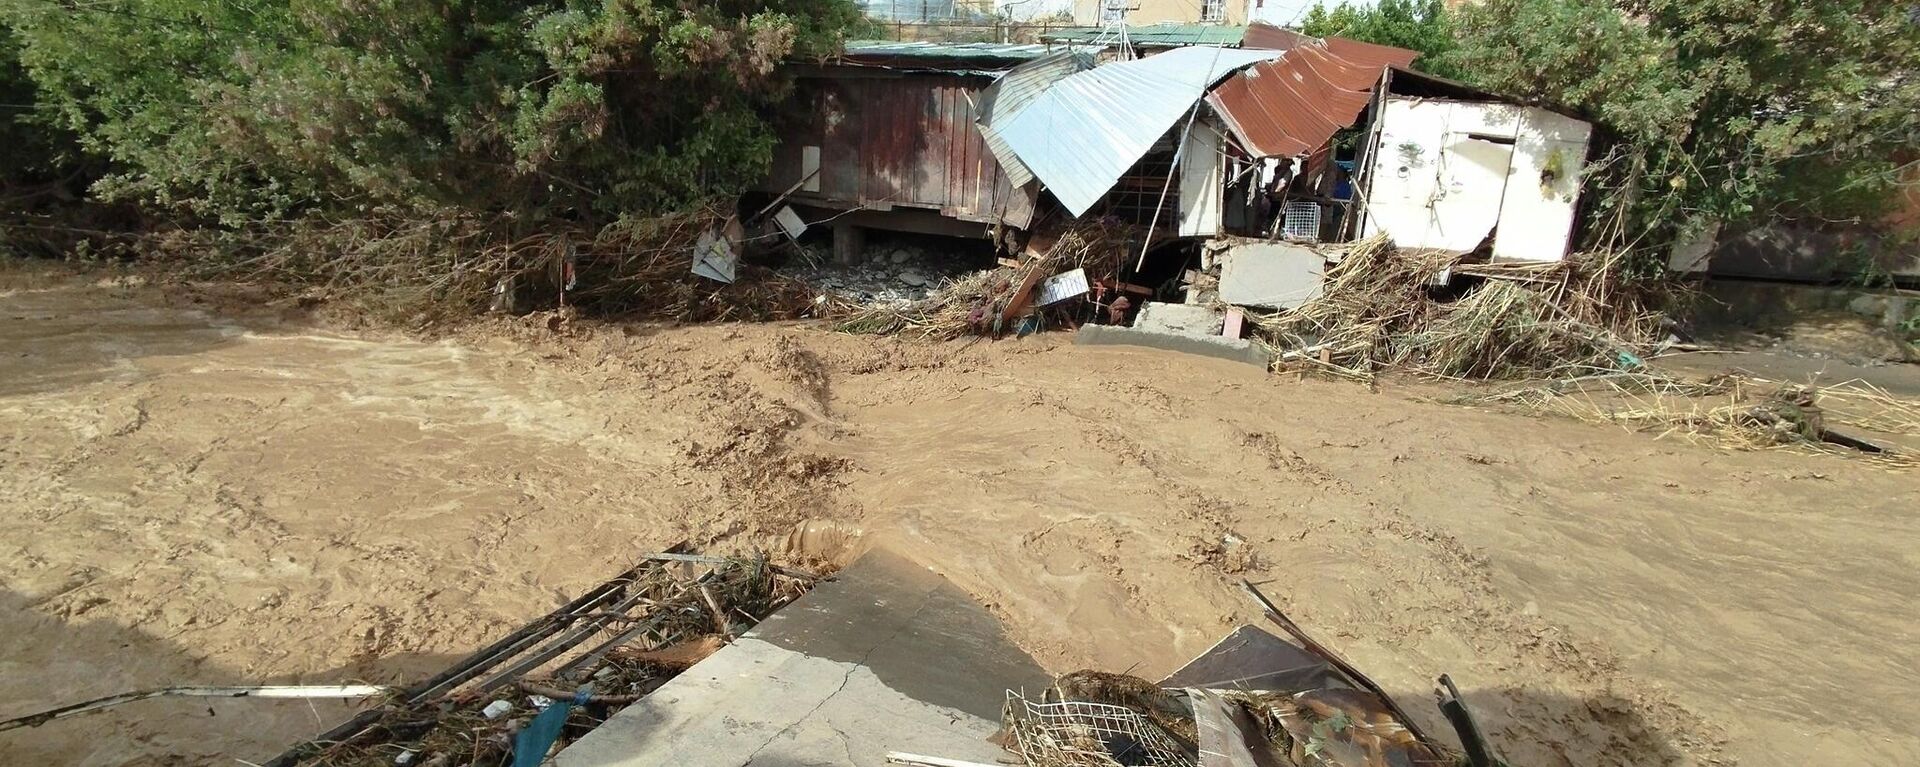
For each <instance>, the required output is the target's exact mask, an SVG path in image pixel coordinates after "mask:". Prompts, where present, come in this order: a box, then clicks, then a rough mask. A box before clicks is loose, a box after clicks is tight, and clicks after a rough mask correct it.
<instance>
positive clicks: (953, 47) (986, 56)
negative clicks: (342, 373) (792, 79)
mask: <svg viewBox="0 0 1920 767" xmlns="http://www.w3.org/2000/svg"><path fill="white" fill-rule="evenodd" d="M1047 51H1048V48H1047V46H1044V45H1022V44H1014V43H929V42H919V41H914V42H902V41H898V40H850V41H848V42H847V45H846V48H845V49H844V50H843V51H842V52H841V54H840V57H839V58H840V62H841V63H844V64H858V65H865V66H890V65H899V66H922V67H928V68H940V67H938V66H934V65H936V64H938V63H939V62H954V63H965V64H967V65H969V66H979V65H981V64H983V63H987V62H997V63H1004V64H1018V63H1020V62H1025V61H1032V60H1034V59H1037V58H1040V57H1041V56H1045V55H1047Z"/></svg>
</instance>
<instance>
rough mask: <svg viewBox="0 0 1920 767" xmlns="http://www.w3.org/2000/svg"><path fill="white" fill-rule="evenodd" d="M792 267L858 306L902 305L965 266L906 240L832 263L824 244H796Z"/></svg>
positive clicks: (790, 273)
mask: <svg viewBox="0 0 1920 767" xmlns="http://www.w3.org/2000/svg"><path fill="white" fill-rule="evenodd" d="M795 247H796V248H797V249H799V250H800V257H799V258H797V259H795V260H796V261H797V262H798V265H797V266H794V267H789V268H787V269H786V270H784V273H785V274H786V275H787V276H789V277H791V278H793V279H796V280H800V281H801V282H805V283H807V284H809V285H812V286H814V287H815V288H817V289H819V290H822V291H826V292H830V293H833V294H836V295H838V296H840V297H841V298H844V299H846V300H848V301H851V302H853V303H856V304H859V305H861V306H868V307H890V308H896V309H903V308H906V307H908V306H911V305H912V304H914V303H915V302H918V301H924V300H926V298H927V296H928V295H930V294H931V293H932V292H933V291H934V290H936V289H938V288H939V287H940V286H941V285H942V284H944V283H947V282H950V281H952V280H954V279H957V278H959V277H963V276H965V275H966V274H968V273H969V271H968V270H967V269H965V268H963V267H961V266H960V265H959V263H958V261H957V260H956V259H953V258H950V257H948V256H947V255H946V254H943V253H938V252H935V251H934V250H932V249H929V248H925V247H920V246H916V245H910V244H902V245H897V246H894V247H887V248H870V249H868V250H867V252H865V253H863V254H862V257H861V259H860V260H859V261H856V262H853V263H847V264H841V263H835V262H834V261H833V260H832V259H831V258H829V257H828V255H827V253H826V252H825V249H822V248H815V247H809V246H801V245H796V246H795Z"/></svg>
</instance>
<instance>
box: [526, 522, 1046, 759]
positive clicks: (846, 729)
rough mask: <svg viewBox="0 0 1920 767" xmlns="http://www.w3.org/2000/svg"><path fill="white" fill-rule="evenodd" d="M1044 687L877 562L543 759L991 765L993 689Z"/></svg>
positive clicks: (960, 612) (972, 608) (909, 574)
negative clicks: (906, 756) (919, 757)
mask: <svg viewBox="0 0 1920 767" xmlns="http://www.w3.org/2000/svg"><path fill="white" fill-rule="evenodd" d="M1048 682H1049V679H1048V677H1047V675H1046V673H1045V672H1044V671H1043V670H1041V668H1040V667H1039V665H1038V664H1036V663H1034V662H1033V659H1032V658H1030V657H1029V656H1027V655H1026V654H1025V653H1024V652H1021V651H1020V650H1019V648H1017V647H1015V646H1014V645H1013V644H1012V643H1011V642H1010V641H1008V640H1007V638H1006V636H1005V635H1004V634H1003V633H1002V632H1001V629H1000V627H999V624H998V623H997V622H996V621H995V620H994V619H993V617H992V616H991V615H989V614H988V613H987V612H986V610H985V609H984V608H982V607H980V605H979V604H977V603H975V602H974V601H973V600H972V598H971V597H969V596H968V595H967V594H966V593H965V592H963V591H960V590H959V589H958V588H957V587H955V586H954V585H953V584H951V583H949V582H948V581H947V580H946V579H945V578H942V577H940V576H939V575H936V574H934V573H932V572H929V571H928V570H927V569H926V568H924V567H921V566H919V565H916V564H914V563H912V562H910V561H908V560H906V559H904V558H902V557H900V556H898V555H895V554H892V553H890V552H886V551H884V550H880V551H874V552H869V553H868V554H866V555H865V556H862V557H861V558H860V560H859V561H858V562H855V563H854V564H853V565H852V566H851V567H848V568H847V569H846V570H844V571H842V572H841V573H840V575H839V576H837V577H836V578H835V579H834V580H832V581H830V582H827V583H822V584H820V585H819V586H817V587H815V588H814V590H813V591H812V592H810V593H808V594H807V595H806V596H805V597H802V598H801V599H800V600H798V601H796V602H794V603H793V604H792V605H789V606H788V607H787V608H785V609H783V610H781V611H780V612H777V613H775V614H774V615H773V616H772V617H770V618H768V619H767V620H765V621H763V622H761V624H760V625H759V626H756V627H755V628H754V629H753V630H752V631H749V632H747V634H746V635H745V636H743V637H741V638H740V639H739V640H737V641H735V642H734V643H733V644H730V645H728V646H726V647H723V648H721V649H720V650H719V651H718V652H716V653H714V654H713V656H712V657H710V658H708V659H707V660H705V661H702V662H700V663H699V664H697V665H695V666H694V667H693V668H691V669H688V670H687V671H686V672H685V673H683V674H681V675H680V676H678V677H675V678H674V679H673V681H671V682H668V683H667V684H666V685H665V686H663V687H661V688H660V689H659V690H657V691H655V692H654V693H653V694H651V695H649V696H647V697H646V698H644V699H642V700H640V702H638V703H635V704H634V705H632V706H629V707H628V708H626V709H625V710H623V711H621V712H620V713H619V714H616V715H614V717H613V718H612V719H609V720H607V722H606V724H603V725H601V726H600V727H599V728H598V729H596V730H594V731H593V732H591V733H588V734H587V736H586V737H584V738H582V739H580V740H579V741H578V742H576V743H574V744H572V745H571V746H569V747H567V748H566V749H565V750H564V751H561V752H560V753H559V754H558V755H557V756H555V757H554V760H553V764H555V765H557V767H643V766H644V767H653V765H662V764H672V765H687V766H688V767H705V766H707V765H716V766H717V765H727V766H728V767H734V766H735V765H747V764H753V765H796V764H846V765H859V766H861V767H866V766H867V765H872V766H873V767H878V766H879V765H882V764H885V763H886V754H887V753H888V752H890V751H910V752H914V753H921V754H937V755H940V756H944V757H949V758H955V759H966V760H972V761H978V762H983V763H989V764H991V763H993V762H995V761H996V760H997V759H998V757H999V756H1001V755H1002V753H1003V752H1002V751H1001V750H1000V748H999V747H997V746H994V745H993V744H991V743H988V742H987V741H986V738H987V737H989V736H991V735H992V734H993V733H994V732H995V731H996V730H997V729H998V728H999V712H1000V707H1001V705H1002V703H1003V702H1004V701H1005V697H1006V690H1007V689H1009V688H1011V689H1026V690H1031V691H1038V690H1041V689H1044V688H1045V687H1046V685H1047V684H1048Z"/></svg>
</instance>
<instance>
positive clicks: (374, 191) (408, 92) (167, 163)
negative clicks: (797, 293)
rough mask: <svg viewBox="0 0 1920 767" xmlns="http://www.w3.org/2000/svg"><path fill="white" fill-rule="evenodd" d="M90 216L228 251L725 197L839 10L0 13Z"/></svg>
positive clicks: (318, 8) (656, 5)
mask: <svg viewBox="0 0 1920 767" xmlns="http://www.w3.org/2000/svg"><path fill="white" fill-rule="evenodd" d="M0 9H4V10H3V11H0V13H3V14H4V15H3V16H0V19H3V20H4V22H5V24H6V25H7V26H8V27H10V28H11V29H12V30H13V31H14V33H15V34H16V35H17V38H18V41H19V43H20V46H19V61H20V62H21V63H22V64H23V65H24V66H25V69H26V71H27V72H29V73H30V74H31V75H32V78H33V80H34V82H35V84H36V85H37V88H38V91H39V93H40V94H41V97H42V99H43V102H42V103H43V104H44V105H45V107H44V108H45V109H47V110H49V111H50V113H51V114H52V115H54V116H56V117H57V118H58V120H59V121H60V123H61V124H62V125H63V126H64V127H65V128H67V129H69V130H71V131H73V133H74V134H75V135H77V136H78V137H79V141H80V142H81V146H83V147H84V148H85V149H86V150H87V151H89V152H91V153H94V154H95V155H97V156H100V157H103V158H106V159H107V160H108V161H109V162H110V167H111V172H110V173H109V174H108V175H107V176H106V177H105V178H103V179H102V180H101V181H100V182H99V183H97V184H96V185H95V192H96V193H97V194H98V195H100V196H101V197H102V198H104V199H124V200H137V201H139V202H141V203H143V204H146V205H148V206H150V207H151V208H153V209H155V210H159V211H166V212H173V213H176V214H182V215H185V216H186V217H188V219H190V220H201V221H205V220H211V221H217V222H219V223H222V224H225V225H227V226H229V227H242V226H245V225H246V224H248V223H249V222H259V221H269V220H284V219H290V218H298V217H302V216H309V215H324V216H332V217H342V216H350V215H353V214H355V213H357V212H364V211H367V210H369V209H372V208H376V207H379V208H389V209H391V208H396V207H397V208H401V209H412V210H420V211H431V210H435V209H446V208H451V209H458V210H463V211H469V212H480V213H486V214H496V215H499V216H502V217H504V219H505V220H510V221H513V222H516V223H515V225H516V226H518V227H520V228H525V227H526V226H528V225H538V223H539V222H540V221H543V220H547V219H550V218H564V219H569V220H582V221H606V220H609V219H611V218H613V217H617V216H619V215H622V214H646V213H652V212H660V211H666V210H671V209H675V208H677V207H680V206H684V205H687V204H690V203H692V202H695V201H698V200H700V199H702V198H705V197H708V196H711V195H714V194H719V193H724V192H729V191H737V190H738V189H740V188H741V187H743V186H745V185H746V184H747V183H749V182H751V181H752V180H753V179H754V178H755V177H757V176H758V175H760V174H761V173H763V172H764V169H765V166H766V164H767V163H768V162H769V161H770V158H771V151H772V146H773V135H772V133H771V130H770V128H769V127H768V122H767V120H766V118H767V117H768V113H769V111H770V110H771V109H772V108H773V107H774V105H775V104H777V103H778V102H779V100H780V99H781V97H782V96H784V94H785V93H786V92H787V88H788V82H787V81H786V80H785V78H784V77H783V76H782V74H781V73H780V72H779V71H778V70H777V69H776V64H777V63H778V62H780V61H782V60H785V59H787V58H788V57H820V56H825V55H828V54H830V53H832V52H834V51H837V50H838V47H839V45H840V44H841V42H842V35H843V33H844V30H846V29H847V28H849V27H850V26H852V25H853V24H855V23H856V22H857V21H858V20H859V18H860V17H859V14H858V12H857V11H856V10H855V9H854V7H853V5H852V3H851V2H850V0H712V1H709V2H691V1H690V0H538V1H535V2H527V1H525V0H351V1H348V2H340V1H337V0H258V1H257V2H251V3H235V2H230V1H229V0H89V2H85V3H65V2H57V1H56V0H0Z"/></svg>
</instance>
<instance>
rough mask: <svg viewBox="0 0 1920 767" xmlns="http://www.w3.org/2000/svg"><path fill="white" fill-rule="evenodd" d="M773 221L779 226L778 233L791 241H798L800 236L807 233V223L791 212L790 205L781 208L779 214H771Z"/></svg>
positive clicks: (791, 207)
mask: <svg viewBox="0 0 1920 767" xmlns="http://www.w3.org/2000/svg"><path fill="white" fill-rule="evenodd" d="M773 220H774V222H775V223H778V224H779V225H780V231H782V232H786V233H787V236H788V237H791V238H793V239H796V240H798V239H800V235H802V234H806V232H807V222H806V221H805V220H804V219H802V218H800V214H798V213H795V212H793V206H791V205H786V206H781V208H780V212H778V213H775V214H773Z"/></svg>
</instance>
